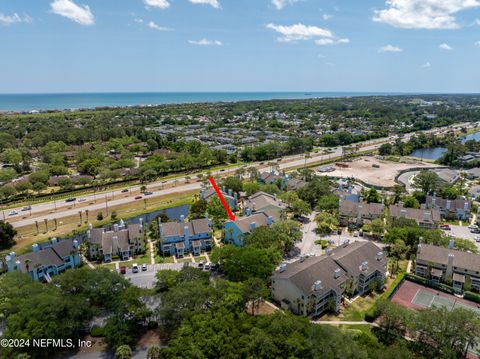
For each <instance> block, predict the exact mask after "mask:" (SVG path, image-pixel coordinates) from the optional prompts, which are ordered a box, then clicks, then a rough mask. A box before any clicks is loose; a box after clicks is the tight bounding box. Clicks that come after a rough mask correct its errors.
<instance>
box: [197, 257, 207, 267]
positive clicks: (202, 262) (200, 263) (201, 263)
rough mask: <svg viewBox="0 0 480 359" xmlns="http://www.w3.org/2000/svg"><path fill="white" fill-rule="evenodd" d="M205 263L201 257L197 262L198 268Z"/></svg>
mask: <svg viewBox="0 0 480 359" xmlns="http://www.w3.org/2000/svg"><path fill="white" fill-rule="evenodd" d="M204 265H205V261H204V260H203V259H202V260H201V261H200V262H198V268H203V266H204Z"/></svg>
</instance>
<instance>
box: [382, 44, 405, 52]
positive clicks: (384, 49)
mask: <svg viewBox="0 0 480 359" xmlns="http://www.w3.org/2000/svg"><path fill="white" fill-rule="evenodd" d="M402 51H403V49H401V48H400V47H398V46H393V45H390V44H389V45H385V46H383V47H381V48H380V49H379V50H378V52H402Z"/></svg>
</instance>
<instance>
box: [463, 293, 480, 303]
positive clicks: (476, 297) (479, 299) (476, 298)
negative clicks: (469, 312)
mask: <svg viewBox="0 0 480 359" xmlns="http://www.w3.org/2000/svg"><path fill="white" fill-rule="evenodd" d="M463 298H464V299H467V300H471V301H472V302H475V303H480V294H477V293H472V292H465V293H464V295H463Z"/></svg>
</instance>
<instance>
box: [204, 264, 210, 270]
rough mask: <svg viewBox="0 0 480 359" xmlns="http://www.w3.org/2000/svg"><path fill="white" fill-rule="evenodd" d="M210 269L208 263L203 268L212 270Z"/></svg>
mask: <svg viewBox="0 0 480 359" xmlns="http://www.w3.org/2000/svg"><path fill="white" fill-rule="evenodd" d="M210 267H211V264H210V263H207V264H205V265H204V266H203V269H205V270H210Z"/></svg>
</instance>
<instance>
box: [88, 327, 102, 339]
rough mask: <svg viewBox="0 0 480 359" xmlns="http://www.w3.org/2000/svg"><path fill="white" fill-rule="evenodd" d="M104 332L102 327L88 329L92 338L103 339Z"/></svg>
mask: <svg viewBox="0 0 480 359" xmlns="http://www.w3.org/2000/svg"><path fill="white" fill-rule="evenodd" d="M103 333H104V330H103V328H102V327H93V328H92V329H90V335H91V336H92V337H103Z"/></svg>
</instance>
